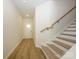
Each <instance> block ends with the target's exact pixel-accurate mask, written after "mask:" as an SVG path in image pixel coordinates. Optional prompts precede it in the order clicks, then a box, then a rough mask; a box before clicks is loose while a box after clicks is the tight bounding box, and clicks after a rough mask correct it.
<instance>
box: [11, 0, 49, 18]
mask: <svg viewBox="0 0 79 59" xmlns="http://www.w3.org/2000/svg"><path fill="white" fill-rule="evenodd" d="M46 1H49V0H12V2H13V3H14V5H15V6H16V7H17V9H18V11H19V12H20V13H21V14H22V15H23V16H24V17H25V16H26V15H27V14H29V15H30V16H33V15H34V13H35V7H36V6H37V5H39V4H41V3H44V2H46Z"/></svg>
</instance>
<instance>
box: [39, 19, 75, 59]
mask: <svg viewBox="0 0 79 59" xmlns="http://www.w3.org/2000/svg"><path fill="white" fill-rule="evenodd" d="M75 44H76V20H73V22H72V23H71V24H70V25H69V26H68V27H67V28H65V29H64V31H63V32H62V33H61V34H60V35H59V36H57V37H56V40H54V41H51V43H47V44H46V45H41V49H42V51H43V52H44V54H45V56H46V57H47V59H60V58H61V57H62V56H64V55H65V54H66V53H67V52H68V51H69V50H70V49H71V48H72V46H73V45H75Z"/></svg>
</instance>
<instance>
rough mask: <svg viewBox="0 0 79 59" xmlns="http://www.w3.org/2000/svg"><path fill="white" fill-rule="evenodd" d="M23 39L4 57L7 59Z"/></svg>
mask: <svg viewBox="0 0 79 59" xmlns="http://www.w3.org/2000/svg"><path fill="white" fill-rule="evenodd" d="M22 40H23V39H21V40H19V42H17V44H16V46H15V47H14V48H13V49H12V50H11V51H10V52H9V53H8V55H7V56H6V57H5V58H4V59H7V58H8V57H9V56H10V55H11V54H12V52H13V51H14V50H15V48H16V47H17V46H18V45H19V44H20V43H21V41H22Z"/></svg>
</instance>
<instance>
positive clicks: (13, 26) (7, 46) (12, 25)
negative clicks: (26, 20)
mask: <svg viewBox="0 0 79 59" xmlns="http://www.w3.org/2000/svg"><path fill="white" fill-rule="evenodd" d="M3 16H4V18H3V19H4V20H3V26H4V27H3V28H4V29H3V31H4V32H3V35H4V37H3V38H4V39H3V41H4V44H3V47H4V48H3V49H4V52H3V53H4V56H3V57H4V59H5V57H7V56H8V55H9V54H10V52H11V51H12V50H13V49H14V48H15V46H16V45H17V44H18V43H19V42H20V41H21V39H22V17H21V15H20V14H19V12H18V11H17V10H16V8H15V6H14V5H13V4H12V2H11V0H4V15H3Z"/></svg>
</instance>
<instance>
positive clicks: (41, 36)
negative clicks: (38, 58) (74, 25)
mask: <svg viewBox="0 0 79 59" xmlns="http://www.w3.org/2000/svg"><path fill="white" fill-rule="evenodd" d="M74 6H75V0H51V1H47V2H45V3H43V4H40V5H39V6H37V7H36V9H35V12H36V13H35V14H36V15H35V30H36V34H35V35H36V38H35V40H36V45H37V46H39V45H40V44H41V42H42V43H45V42H47V41H50V40H51V30H50V31H45V32H43V33H41V32H40V31H41V30H42V29H43V28H45V27H47V26H50V25H51V24H52V23H54V22H55V21H56V20H58V19H59V18H60V17H61V16H63V15H64V14H65V13H67V11H69V10H70V9H71V8H72V7H74ZM68 17H69V16H68ZM63 24H64V23H63Z"/></svg>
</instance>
